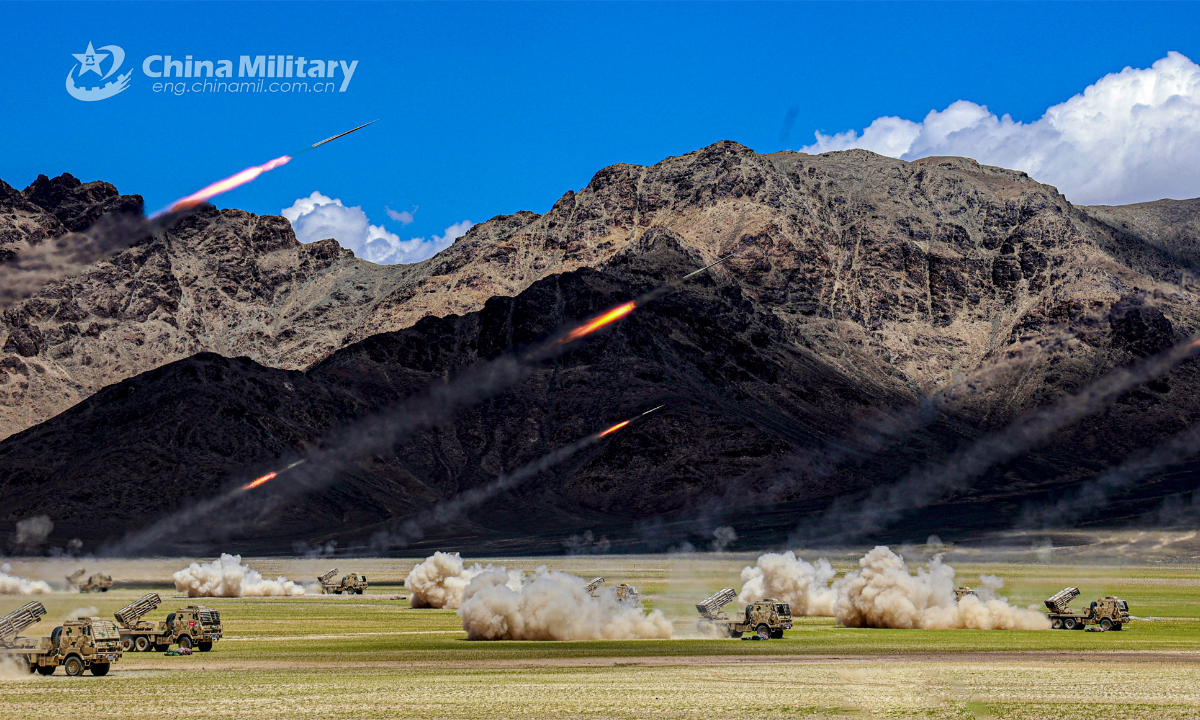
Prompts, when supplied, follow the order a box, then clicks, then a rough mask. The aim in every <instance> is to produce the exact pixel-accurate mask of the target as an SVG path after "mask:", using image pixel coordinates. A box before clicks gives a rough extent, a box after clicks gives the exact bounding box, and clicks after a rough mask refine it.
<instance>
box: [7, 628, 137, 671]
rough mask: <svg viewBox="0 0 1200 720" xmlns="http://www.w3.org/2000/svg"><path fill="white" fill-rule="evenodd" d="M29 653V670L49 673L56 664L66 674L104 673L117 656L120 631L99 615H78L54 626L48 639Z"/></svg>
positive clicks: (119, 644) (119, 655)
mask: <svg viewBox="0 0 1200 720" xmlns="http://www.w3.org/2000/svg"><path fill="white" fill-rule="evenodd" d="M38 650H39V652H38V653H37V654H36V655H34V656H31V657H30V658H29V660H30V669H31V670H37V671H38V672H40V673H41V674H43V675H50V674H52V673H53V672H54V669H55V668H56V667H58V666H59V665H62V666H63V669H64V670H65V671H66V673H67V675H71V676H78V675H82V674H83V671H84V670H88V669H90V670H91V671H92V674H93V675H96V676H101V675H107V674H108V669H109V667H110V666H111V665H112V663H114V662H116V661H117V660H120V659H121V633H120V632H119V631H118V630H117V624H116V623H114V622H112V621H111V620H103V619H101V618H80V619H78V620H71V621H69V622H65V623H63V624H62V625H60V626H58V627H56V628H54V630H53V631H51V633H50V639H49V641H45V640H44V641H43V642H42V644H41V645H40V646H39V648H38Z"/></svg>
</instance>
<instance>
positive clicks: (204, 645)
mask: <svg viewBox="0 0 1200 720" xmlns="http://www.w3.org/2000/svg"><path fill="white" fill-rule="evenodd" d="M196 647H198V648H200V652H208V651H209V650H212V643H211V642H200V643H196Z"/></svg>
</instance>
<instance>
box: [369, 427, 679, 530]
mask: <svg viewBox="0 0 1200 720" xmlns="http://www.w3.org/2000/svg"><path fill="white" fill-rule="evenodd" d="M663 407H665V405H659V406H658V407H656V408H652V409H650V410H647V411H646V412H644V413H642V414H640V415H635V416H633V417H631V418H629V419H628V420H623V421H621V422H619V423H617V424H616V425H613V426H612V427H609V428H607V429H605V430H601V431H600V432H596V433H592V434H591V435H588V436H587V437H585V438H582V439H579V440H576V441H575V442H573V443H570V444H569V445H564V446H562V447H560V448H557V449H555V450H552V451H551V452H549V453H547V454H546V455H543V456H542V457H540V458H538V459H537V460H534V461H533V462H531V463H528V464H526V465H524V466H522V467H521V468H519V469H517V470H514V471H513V472H510V473H508V474H506V475H502V476H500V477H498V478H496V479H495V480H492V481H491V482H489V483H486V484H484V485H481V486H479V487H476V488H472V489H470V490H467V491H466V492H463V493H460V494H459V495H457V496H455V497H453V498H450V499H449V500H445V501H443V502H440V503H438V504H437V505H434V506H433V507H432V508H431V509H429V510H427V511H425V512H422V513H421V514H420V515H419V516H417V517H416V518H412V519H410V520H407V521H405V522H404V523H403V524H401V525H400V527H399V528H398V529H396V530H393V531H392V532H386V531H381V532H378V533H376V534H375V536H374V537H373V538H372V539H371V545H372V546H373V547H376V548H381V549H384V550H386V549H387V548H388V547H389V546H392V545H398V546H400V547H405V546H407V545H408V544H409V543H410V542H411V541H414V540H420V539H421V538H423V537H424V536H425V530H426V529H428V528H430V527H432V526H434V525H444V524H446V523H448V522H450V521H452V520H454V519H455V518H457V517H459V516H460V515H462V514H463V513H464V512H466V511H467V510H470V509H471V508H474V507H477V506H478V505H480V504H482V503H484V502H487V501H488V500H490V499H491V498H493V497H495V496H496V495H499V494H500V493H502V492H505V491H508V490H512V489H513V488H515V487H517V486H518V485H520V484H521V483H523V482H525V481H526V480H528V479H530V478H532V477H534V476H536V475H538V474H539V473H542V472H544V471H546V470H549V469H550V468H552V467H554V466H555V465H557V464H559V463H561V462H563V461H565V460H567V459H568V458H570V457H571V456H572V455H574V454H575V453H577V452H579V451H580V450H583V449H584V448H586V447H588V446H590V445H594V444H596V443H597V442H599V441H600V440H601V439H603V438H605V437H608V436H609V435H612V434H613V433H615V432H618V431H620V430H623V429H625V428H626V427H628V426H629V425H630V423H636V422H638V421H640V420H641V419H642V418H644V417H646V416H647V415H649V414H650V413H652V412H654V411H655V410H660V409H662V408H663Z"/></svg>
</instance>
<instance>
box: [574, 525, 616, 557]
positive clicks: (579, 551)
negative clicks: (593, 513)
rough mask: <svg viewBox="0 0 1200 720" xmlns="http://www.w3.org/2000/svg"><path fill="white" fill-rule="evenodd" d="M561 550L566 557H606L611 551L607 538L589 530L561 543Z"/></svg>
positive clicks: (610, 544)
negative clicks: (597, 535)
mask: <svg viewBox="0 0 1200 720" xmlns="http://www.w3.org/2000/svg"><path fill="white" fill-rule="evenodd" d="M562 546H563V550H564V551H565V552H566V554H567V555H607V554H608V552H609V551H610V550H612V543H611V542H609V540H608V537H607V536H604V535H601V536H600V537H598V538H597V537H596V533H594V532H592V531H591V530H584V531H583V534H582V535H579V534H575V535H572V536H571V537H569V538H567V539H566V540H563V541H562Z"/></svg>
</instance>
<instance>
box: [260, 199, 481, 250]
mask: <svg viewBox="0 0 1200 720" xmlns="http://www.w3.org/2000/svg"><path fill="white" fill-rule="evenodd" d="M280 214H281V215H283V216H284V217H285V218H287V219H288V220H289V221H291V223H292V228H293V229H294V230H295V231H296V239H298V240H299V241H300V242H304V243H310V242H315V241H317V240H324V239H326V238H333V239H335V240H337V241H338V244H340V245H341V246H342V247H344V248H349V249H350V250H353V251H354V254H355V255H357V256H358V257H360V258H363V259H364V260H369V261H371V262H373V263H379V264H380V265H397V264H403V263H414V262H419V261H421V260H425V259H427V258H431V257H433V256H434V255H436V254H437V253H439V252H441V251H442V250H445V249H446V248H448V247H450V245H451V244H453V243H454V241H455V240H457V239H458V238H460V237H462V236H463V235H465V234H466V232H467V230H470V229H471V226H472V225H474V223H472V222H471V221H470V220H463V221H462V222H458V223H455V224H453V225H451V226H450V227H448V228H446V230H445V232H444V234H442V235H434V236H433V237H432V238H430V239H426V238H423V237H419V238H411V239H409V240H401V239H400V236H399V235H396V234H395V233H390V232H388V231H387V230H386V229H385V228H384V227H383V226H382V225H372V224H371V222H370V220H369V219H368V218H367V214H366V213H365V212H363V209H362V208H361V207H359V206H357V205H356V206H354V207H347V206H346V205H344V204H342V201H341V200H339V199H337V198H331V197H329V196H327V195H322V194H321V193H320V192H317V191H314V192H313V194H312V195H309V196H308V197H302V198H299V199H297V200H296V202H294V203H292V205H291V207H286V208H284V209H283V210H282V211H281V212H280ZM389 214H390V213H389ZM398 214H399V215H408V216H409V217H410V218H411V217H412V215H411V213H398ZM404 224H406V225H407V224H408V223H404Z"/></svg>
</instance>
